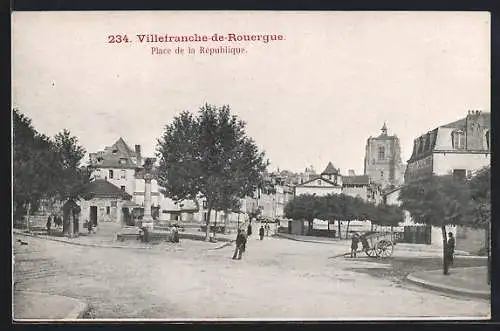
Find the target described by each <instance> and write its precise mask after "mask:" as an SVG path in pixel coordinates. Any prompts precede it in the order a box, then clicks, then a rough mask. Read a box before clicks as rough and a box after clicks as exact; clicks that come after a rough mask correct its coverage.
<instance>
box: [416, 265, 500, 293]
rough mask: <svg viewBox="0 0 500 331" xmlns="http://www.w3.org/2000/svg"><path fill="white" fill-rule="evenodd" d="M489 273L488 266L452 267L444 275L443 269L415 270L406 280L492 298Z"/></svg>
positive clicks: (429, 286) (448, 291)
mask: <svg viewBox="0 0 500 331" xmlns="http://www.w3.org/2000/svg"><path fill="white" fill-rule="evenodd" d="M487 275H488V270H487V267H469V268H456V269H454V268H452V269H450V270H449V274H448V275H444V274H443V270H430V271H418V272H413V273H410V274H408V275H407V277H406V280H408V281H409V282H411V283H414V284H417V285H420V286H422V287H426V288H429V289H432V290H436V291H441V292H447V293H453V294H459V295H463V296H468V297H474V298H479V299H484V300H490V298H491V288H490V285H489V284H488V276H487Z"/></svg>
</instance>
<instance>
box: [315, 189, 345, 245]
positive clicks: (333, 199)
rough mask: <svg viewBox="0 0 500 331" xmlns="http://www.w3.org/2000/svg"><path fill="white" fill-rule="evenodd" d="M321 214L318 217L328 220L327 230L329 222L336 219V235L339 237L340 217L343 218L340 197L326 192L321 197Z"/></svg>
mask: <svg viewBox="0 0 500 331" xmlns="http://www.w3.org/2000/svg"><path fill="white" fill-rule="evenodd" d="M322 201H323V202H322V208H321V215H320V217H319V218H321V219H325V220H328V230H330V222H332V221H335V220H337V221H338V237H339V238H340V235H341V233H340V219H343V214H342V210H343V208H342V205H341V202H340V198H339V196H338V195H336V194H328V195H326V196H324V197H323V198H322Z"/></svg>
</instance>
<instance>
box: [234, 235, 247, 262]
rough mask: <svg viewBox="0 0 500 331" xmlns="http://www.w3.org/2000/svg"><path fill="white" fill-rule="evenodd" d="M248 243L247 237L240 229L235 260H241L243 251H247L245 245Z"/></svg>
mask: <svg viewBox="0 0 500 331" xmlns="http://www.w3.org/2000/svg"><path fill="white" fill-rule="evenodd" d="M246 243H247V238H246V236H245V233H243V230H241V229H240V230H238V235H237V236H236V248H235V249H234V254H233V260H236V259H238V260H241V256H242V255H243V252H245V246H246Z"/></svg>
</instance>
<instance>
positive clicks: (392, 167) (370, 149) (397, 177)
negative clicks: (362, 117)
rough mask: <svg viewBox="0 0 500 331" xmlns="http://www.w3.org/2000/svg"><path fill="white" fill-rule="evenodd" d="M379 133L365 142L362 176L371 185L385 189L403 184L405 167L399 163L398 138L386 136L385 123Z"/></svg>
mask: <svg viewBox="0 0 500 331" xmlns="http://www.w3.org/2000/svg"><path fill="white" fill-rule="evenodd" d="M381 131H382V132H381V134H380V135H379V136H378V137H369V138H368V139H367V141H366V152H365V167H364V169H365V170H364V174H365V175H368V177H370V180H371V182H372V183H376V184H379V185H381V186H382V189H387V188H390V187H392V186H398V185H401V184H403V182H404V173H405V168H406V167H405V165H404V164H403V162H402V161H401V148H400V145H399V138H398V137H397V136H396V135H392V136H390V135H388V134H387V125H386V123H385V122H384V125H383V126H382V129H381Z"/></svg>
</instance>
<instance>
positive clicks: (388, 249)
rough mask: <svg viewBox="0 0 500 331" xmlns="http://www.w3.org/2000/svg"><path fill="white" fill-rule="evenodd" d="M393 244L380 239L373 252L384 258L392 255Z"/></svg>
mask: <svg viewBox="0 0 500 331" xmlns="http://www.w3.org/2000/svg"><path fill="white" fill-rule="evenodd" d="M392 251H393V244H392V242H391V241H389V240H381V241H379V242H378V243H377V245H376V247H375V253H376V254H377V256H378V257H381V258H385V257H389V256H391V255H392Z"/></svg>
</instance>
